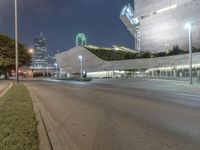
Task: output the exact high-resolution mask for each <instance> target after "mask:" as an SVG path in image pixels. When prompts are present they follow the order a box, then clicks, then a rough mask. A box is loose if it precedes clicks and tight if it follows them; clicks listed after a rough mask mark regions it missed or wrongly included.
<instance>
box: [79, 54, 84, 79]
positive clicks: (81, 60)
mask: <svg viewBox="0 0 200 150" xmlns="http://www.w3.org/2000/svg"><path fill="white" fill-rule="evenodd" d="M78 58H79V59H80V65H81V67H80V74H81V78H83V56H81V55H79V56H78Z"/></svg>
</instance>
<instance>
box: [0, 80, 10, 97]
mask: <svg viewBox="0 0 200 150" xmlns="http://www.w3.org/2000/svg"><path fill="white" fill-rule="evenodd" d="M10 85H11V82H10V81H6V80H0V97H1V96H2V95H3V94H4V93H5V91H6V89H8V88H9V86H10Z"/></svg>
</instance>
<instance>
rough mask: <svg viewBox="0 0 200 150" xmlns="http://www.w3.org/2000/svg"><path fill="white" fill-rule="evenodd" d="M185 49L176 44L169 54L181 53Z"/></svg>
mask: <svg viewBox="0 0 200 150" xmlns="http://www.w3.org/2000/svg"><path fill="white" fill-rule="evenodd" d="M182 51H183V50H182V49H180V47H179V46H178V45H174V46H173V48H172V50H171V51H169V53H168V55H169V56H171V55H179V54H181V52H182Z"/></svg>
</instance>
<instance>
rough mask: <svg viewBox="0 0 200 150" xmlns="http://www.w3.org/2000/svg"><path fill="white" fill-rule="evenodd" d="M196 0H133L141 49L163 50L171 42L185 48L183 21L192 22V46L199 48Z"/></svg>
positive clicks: (169, 46)
mask: <svg viewBox="0 0 200 150" xmlns="http://www.w3.org/2000/svg"><path fill="white" fill-rule="evenodd" d="M175 4H177V8H175V9H170V10H167V11H163V12H160V13H156V14H153V15H152V12H156V11H158V10H160V9H163V8H166V7H169V6H172V5H175ZM199 10H200V1H199V0H135V14H136V16H143V15H145V14H148V13H151V15H149V16H148V15H147V16H146V17H144V18H143V19H142V18H141V17H139V20H140V32H141V50H145V51H165V50H167V49H171V48H172V47H173V45H176V44H177V45H179V46H180V47H181V48H182V49H184V50H188V30H187V29H185V28H184V24H185V23H186V22H192V23H193V31H192V32H193V47H196V48H200V13H199Z"/></svg>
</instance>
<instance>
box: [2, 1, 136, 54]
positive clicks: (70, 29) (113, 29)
mask: <svg viewBox="0 0 200 150" xmlns="http://www.w3.org/2000/svg"><path fill="white" fill-rule="evenodd" d="M18 3H19V5H18V11H19V39H20V41H22V42H23V43H26V44H28V45H29V46H32V45H33V39H34V37H35V36H37V35H39V34H40V32H43V34H44V35H45V37H46V38H47V40H48V43H47V44H48V50H49V52H50V54H51V55H53V54H55V53H56V51H57V50H59V51H60V52H61V51H65V50H68V49H69V48H72V47H74V46H75V37H76V34H77V33H79V32H83V33H85V34H86V36H87V38H88V44H92V45H97V46H105V47H112V45H113V44H115V45H123V46H126V47H130V48H133V42H134V41H133V38H132V36H131V34H130V33H129V32H128V30H127V29H126V28H125V26H124V25H123V23H122V22H121V20H120V19H119V14H120V11H121V9H122V8H123V6H124V5H125V4H127V3H131V4H132V5H133V0H18ZM0 33H1V34H6V35H8V36H11V37H14V0H0Z"/></svg>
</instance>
